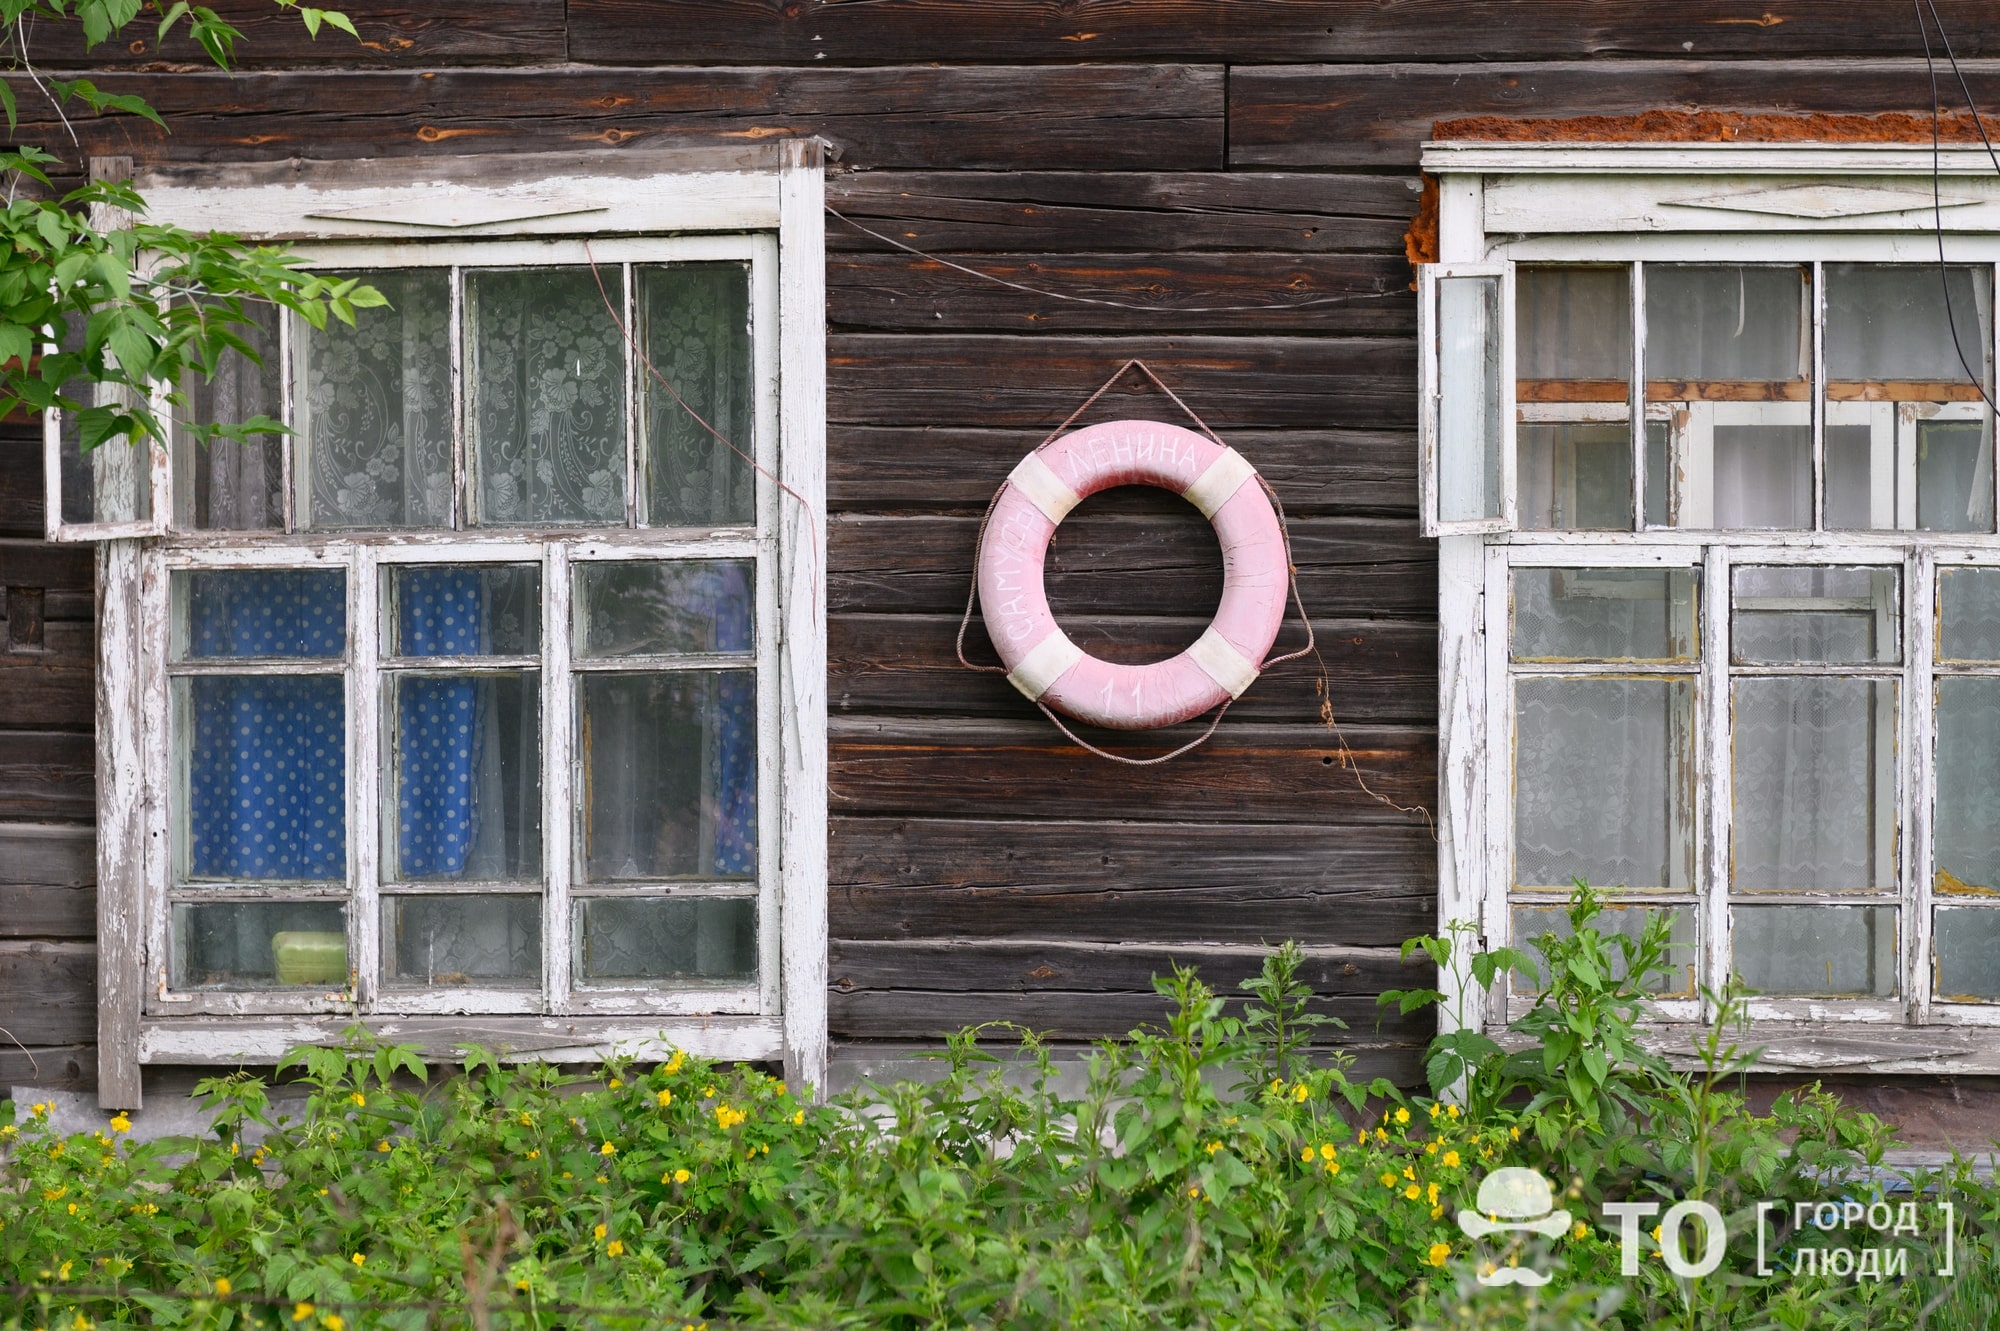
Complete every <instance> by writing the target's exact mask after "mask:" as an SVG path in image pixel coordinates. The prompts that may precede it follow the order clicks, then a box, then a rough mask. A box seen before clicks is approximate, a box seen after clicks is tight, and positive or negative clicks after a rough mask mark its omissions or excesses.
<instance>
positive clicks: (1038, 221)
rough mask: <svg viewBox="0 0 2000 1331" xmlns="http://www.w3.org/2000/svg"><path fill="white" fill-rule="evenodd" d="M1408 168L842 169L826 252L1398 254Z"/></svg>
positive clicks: (1412, 193)
mask: <svg viewBox="0 0 2000 1331" xmlns="http://www.w3.org/2000/svg"><path fill="white" fill-rule="evenodd" d="M1417 191H1418V181H1417V178H1416V177H1415V176H1414V175H1401V176H1386V175H1327V174H1319V173H1313V174H1306V173H1263V172H1250V171H1232V172H1221V173H1217V172H1194V171H1175V172H1137V171H1133V172H1112V171H1008V172H999V171H979V172H966V171H848V172H843V173H842V174H839V175H836V176H834V177H832V178H831V179H829V180H828V181H827V183H826V192H827V205H828V207H830V208H832V209H833V210H834V211H835V212H836V213H838V214H840V215H841V216H839V217H835V218H832V219H830V220H829V221H828V223H827V231H826V242H827V248H828V249H829V250H842V251H846V250H864V251H876V252H886V251H888V250H889V248H890V247H889V246H887V245H885V244H884V243H883V242H881V241H879V240H876V239H874V238H873V237H870V236H868V235H865V234H863V233H862V232H861V231H859V230H858V229H856V228H855V226H854V225H852V224H851V223H849V222H845V221H843V220H842V219H843V218H852V219H853V221H854V222H858V223H860V224H861V225H862V226H865V227H867V228H868V229H869V230H871V231H878V232H881V233H882V234H883V235H886V236H890V237H893V238H894V239H896V240H899V241H901V242H902V243H903V244H905V245H910V246H914V247H915V248H917V249H920V250H926V251H930V252H933V253H936V252H942V251H947V250H966V251H979V250H999V251H1018V252H1027V251H1037V250H1039V251H1052V250H1092V251H1096V252H1100V253H1104V252H1116V251H1138V252H1140V253H1147V254H1171V253H1177V252H1180V251H1186V250H1249V251H1255V252H1261V253H1274V254H1330V253H1379V254H1401V253H1402V252H1403V232H1404V230H1405V228H1406V227H1407V226H1408V225H1409V220H1410V215H1411V214H1412V213H1413V212H1414V211H1415V210H1416V200H1417Z"/></svg>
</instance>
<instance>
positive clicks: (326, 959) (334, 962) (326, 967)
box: [271, 929, 347, 985]
mask: <svg viewBox="0 0 2000 1331" xmlns="http://www.w3.org/2000/svg"><path fill="white" fill-rule="evenodd" d="M271 957H272V960H273V961H275V962H276V963H277V966H276V970H277V980H278V983H279V984H334V985H339V984H345V983H347V935H346V934H340V933H321V932H318V931H315V930H310V929H286V930H284V931H282V932H280V933H275V934H272V935H271Z"/></svg>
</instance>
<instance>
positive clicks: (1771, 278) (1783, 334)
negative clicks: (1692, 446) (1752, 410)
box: [1646, 264, 1812, 401]
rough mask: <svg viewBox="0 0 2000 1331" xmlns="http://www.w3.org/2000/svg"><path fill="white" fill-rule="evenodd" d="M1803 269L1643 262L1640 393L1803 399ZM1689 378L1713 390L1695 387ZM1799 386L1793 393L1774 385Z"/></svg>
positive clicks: (1807, 325)
mask: <svg viewBox="0 0 2000 1331" xmlns="http://www.w3.org/2000/svg"><path fill="white" fill-rule="evenodd" d="M1805 293H1806V270H1805V269H1803V268H1750V267H1738V266H1734V265H1722V264H1648V265H1647V266H1646V378H1647V380H1648V383H1647V387H1646V396H1647V397H1648V398H1649V399H1651V400H1654V401H1685V400H1701V399H1706V400H1710V401H1731V400H1736V401H1769V400H1771V399H1772V398H1774V397H1781V398H1782V397H1796V398H1800V399H1802V398H1803V396H1804V393H1803V384H1804V381H1805V378H1806V368H1807V366H1808V365H1810V364H1811V359H1812V358H1811V349H1810V346H1809V343H1808V334H1809V333H1810V331H1811V328H1812V323H1811V320H1809V319H1808V318H1806V316H1805V308H1806V306H1805ZM1695 383H1700V384H1706V385H1715V386H1717V387H1713V388H1709V389H1706V390H1697V389H1695V388H1693V387H1692V386H1691V385H1692V384H1695ZM1784 383H1798V384H1800V385H1801V386H1802V387H1801V390H1800V391H1798V392H1796V393H1791V392H1783V391H1780V392H1776V393H1774V392H1773V391H1772V388H1773V386H1775V385H1778V384H1784Z"/></svg>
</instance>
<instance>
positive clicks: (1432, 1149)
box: [1424, 1139, 1438, 1155]
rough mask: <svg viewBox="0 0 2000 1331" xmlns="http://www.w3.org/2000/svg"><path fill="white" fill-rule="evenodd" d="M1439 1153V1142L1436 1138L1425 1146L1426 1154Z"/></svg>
mask: <svg viewBox="0 0 2000 1331" xmlns="http://www.w3.org/2000/svg"><path fill="white" fill-rule="evenodd" d="M1437 1153H1438V1144H1437V1141H1436V1140H1435V1139H1433V1140H1431V1141H1430V1142H1429V1143H1427V1144H1426V1145H1425V1146H1424V1154H1425V1155H1436V1154H1437Z"/></svg>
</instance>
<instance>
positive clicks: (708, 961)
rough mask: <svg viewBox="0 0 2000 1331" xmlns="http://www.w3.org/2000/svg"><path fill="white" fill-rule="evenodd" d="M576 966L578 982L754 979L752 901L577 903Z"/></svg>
mask: <svg viewBox="0 0 2000 1331" xmlns="http://www.w3.org/2000/svg"><path fill="white" fill-rule="evenodd" d="M575 971H576V978H577V982H578V983H579V984H591V983H603V982H605V981H617V980H644V981H647V982H648V983H660V982H666V983H669V984H672V983H686V984H754V983H756V980H757V903H756V901H755V900H754V899H752V898H750V897H723V898H718V897H664V898H653V899H650V900H645V899H638V898H632V897H615V898H602V897H600V898H596V899H586V900H583V901H579V902H578V903H577V906H576V965H575Z"/></svg>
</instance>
